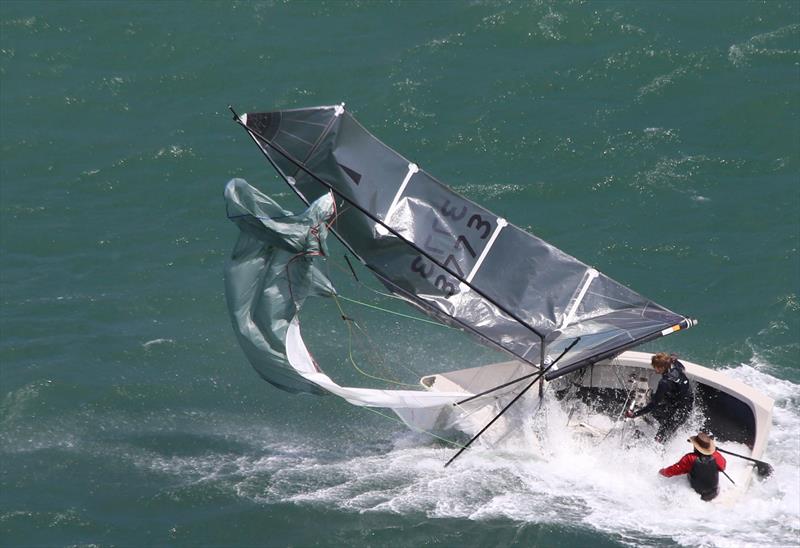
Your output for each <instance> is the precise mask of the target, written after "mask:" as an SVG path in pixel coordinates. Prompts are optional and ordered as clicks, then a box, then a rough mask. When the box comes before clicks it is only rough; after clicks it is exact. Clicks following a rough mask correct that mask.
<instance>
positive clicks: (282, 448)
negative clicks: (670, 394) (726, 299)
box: [139, 365, 800, 547]
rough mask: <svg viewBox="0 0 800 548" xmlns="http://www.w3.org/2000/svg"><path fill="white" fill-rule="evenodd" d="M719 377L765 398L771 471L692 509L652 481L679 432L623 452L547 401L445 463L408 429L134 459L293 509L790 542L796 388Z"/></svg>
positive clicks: (275, 437) (798, 500)
mask: <svg viewBox="0 0 800 548" xmlns="http://www.w3.org/2000/svg"><path fill="white" fill-rule="evenodd" d="M727 373H728V374H730V375H731V376H733V377H736V378H739V379H741V380H743V381H745V382H747V383H748V384H750V385H752V386H754V387H755V388H757V389H759V390H762V391H763V392H765V393H767V394H768V395H770V396H771V397H773V398H775V399H776V409H775V415H774V424H773V430H772V435H771V436H770V442H769V447H768V450H767V455H766V456H765V457H764V459H765V460H767V461H768V462H770V463H771V464H773V466H774V467H775V473H774V475H773V477H771V478H770V479H768V480H765V481H761V480H756V481H754V482H753V484H752V486H751V487H750V489H749V490H748V491H747V492H746V493H745V494H744V495H742V497H741V498H739V499H738V500H737V501H736V502H735V503H734V504H733V505H723V504H717V503H711V504H709V503H705V502H702V501H701V500H700V499H699V497H698V496H697V495H696V494H695V493H694V492H693V491H692V490H691V489H690V487H689V486H688V482H687V481H686V479H685V478H684V477H676V478H663V477H661V476H659V475H658V474H657V470H658V469H659V468H661V467H662V466H665V465H668V464H671V463H672V462H674V461H676V460H677V459H678V458H679V457H680V456H681V455H682V454H683V453H684V452H686V451H687V450H688V447H687V444H686V442H685V439H686V435H687V434H688V433H690V432H691V426H687V427H686V429H685V430H686V431H685V432H679V434H678V435H677V436H676V437H675V439H673V440H672V441H671V442H670V443H669V444H668V445H667V447H666V448H663V449H662V448H659V447H657V446H655V444H653V443H651V442H650V441H649V438H648V439H647V440H643V441H641V442H638V443H637V444H636V445H635V446H633V447H630V448H628V449H623V448H622V447H621V440H620V437H618V436H616V435H613V434H612V435H610V436H609V437H608V438H607V439H606V440H605V441H604V442H603V443H602V444H597V443H596V442H594V441H588V440H586V439H576V438H574V437H573V436H572V435H571V434H570V432H569V431H568V430H566V429H565V428H563V426H562V425H563V424H565V423H566V418H567V417H566V412H565V411H564V410H562V409H561V408H560V406H559V405H558V404H557V402H554V401H551V402H549V403H548V404H547V405H546V406H545V407H544V410H543V413H546V414H547V417H546V419H547V420H546V421H545V420H531V421H529V423H526V425H525V427H524V428H522V429H520V430H519V431H518V432H517V433H516V434H514V435H513V436H512V437H510V438H508V439H506V440H504V441H503V442H502V444H501V445H499V446H498V447H494V448H490V447H487V446H485V445H484V446H481V445H480V442H479V443H478V444H476V445H477V446H476V447H473V448H470V450H468V451H467V452H465V453H464V454H463V455H462V456H461V457H460V458H459V459H458V460H457V461H455V462H454V463H453V464H452V465H451V466H450V467H448V468H444V467H443V464H444V462H446V460H447V459H448V458H449V457H450V456H452V454H453V450H452V449H450V448H443V447H432V446H430V445H426V444H424V443H423V441H422V438H420V435H419V434H413V433H400V432H398V433H397V434H396V440H395V442H394V444H393V447H385V448H383V449H379V450H378V451H377V452H375V451H374V448H372V449H373V453H372V454H366V455H361V456H355V457H352V456H344V455H341V454H340V455H338V456H337V455H336V454H334V455H331V454H330V453H327V454H326V456H324V457H320V456H319V455H320V454H321V453H320V452H319V451H318V450H317V449H315V447H314V443H312V442H310V441H308V440H303V439H297V438H295V439H290V438H289V437H288V436H287V435H284V434H280V433H274V432H273V433H271V434H270V435H269V436H262V435H261V434H259V435H258V436H252V438H253V439H255V438H258V439H260V440H265V439H266V440H268V441H266V442H260V443H266V445H264V446H263V449H259V451H258V452H259V453H262V451H263V453H266V455H265V456H241V455H239V456H232V455H210V456H205V457H188V458H187V457H174V458H160V457H158V458H155V457H148V456H145V457H143V458H141V459H140V463H139V464H140V465H142V466H144V467H148V468H151V469H155V470H158V471H160V472H163V473H165V474H168V475H174V476H178V477H179V478H182V479H181V481H182V482H188V483H190V484H191V483H197V482H213V483H216V484H219V485H220V487H222V488H227V489H230V490H232V491H233V492H235V493H237V494H238V495H239V496H241V497H243V498H247V499H249V500H253V501H257V502H260V503H263V504H272V503H278V502H294V503H297V504H312V505H323V506H326V507H329V506H333V507H338V508H340V509H342V510H346V511H354V512H388V513H396V514H403V515H404V514H419V513H422V514H425V515H427V516H429V517H442V518H461V519H470V520H486V519H495V518H502V519H510V520H514V521H518V522H536V523H551V524H552V523H562V524H566V525H570V526H585V527H587V528H590V529H594V530H597V531H599V532H602V533H604V534H608V535H610V536H612V537H614V538H617V539H618V540H620V541H621V542H624V543H630V544H633V545H641V544H643V543H653V542H658V541H659V539H664V538H670V539H672V540H673V541H675V542H677V543H680V544H684V545H689V546H723V547H724V546H742V545H758V546H786V545H792V544H793V543H796V542H797V539H798V535H800V472H799V471H800V452H798V434H797V432H798V431H800V428H798V427H799V426H800V398H798V386H797V385H796V384H793V383H791V382H789V381H785V380H779V379H776V378H774V377H772V376H770V375H769V374H768V373H765V372H763V371H760V370H759V368H758V367H757V366H753V365H742V366H738V367H733V368H730V369H728V370H727ZM533 410H534V407H530V408H529V409H520V410H519V412H520V413H521V414H523V415H524V414H525V413H530V414H532V412H533ZM539 418H540V419H541V418H543V417H539ZM540 425H546V426H545V427H544V429H542V428H540V427H539V426H540ZM542 437H544V438H546V440H545V446H546V447H547V448H548V449H547V451H546V453H545V454H543V455H539V456H536V455H535V454H534V452H533V451H532V450H531V447H533V446H534V438H542ZM728 446H729V447H730V448H731V449H733V450H736V449H739V450H742V449H743V448H738V447H736V446H735V444H734V445H730V444H729V445H728ZM351 449H353V448H351ZM355 450H356V454H358V448H355ZM366 451H367V449H363V452H366ZM728 462H729V466H731V467H732V469H735V467H737V466H739V467H741V466H742V465H743V463H741V462H736V459H734V458H733V457H731V458H729V461H728ZM720 481H721V482H722V487H723V489H724V490H727V489H731V487H730V486H729V485H728V484H727V480H725V479H724V478H720Z"/></svg>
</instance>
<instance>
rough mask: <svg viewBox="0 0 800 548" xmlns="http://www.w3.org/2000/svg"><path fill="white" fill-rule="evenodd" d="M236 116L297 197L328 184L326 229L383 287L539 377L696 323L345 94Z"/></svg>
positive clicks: (317, 193) (309, 198) (322, 191)
mask: <svg viewBox="0 0 800 548" xmlns="http://www.w3.org/2000/svg"><path fill="white" fill-rule="evenodd" d="M234 117H235V119H236V120H237V121H238V122H239V123H240V124H241V125H242V126H243V127H244V128H245V129H246V130H247V132H248V133H249V135H250V136H251V137H252V138H253V140H254V141H255V142H256V144H257V145H258V146H259V148H260V149H261V151H262V152H263V153H264V155H265V156H266V157H267V159H268V160H269V162H270V163H271V164H272V166H273V167H274V168H275V169H276V170H277V171H278V173H279V174H280V175H281V177H283V179H284V180H285V181H286V182H287V183H288V184H289V186H290V187H291V188H292V190H293V191H294V192H295V193H296V194H297V195H298V196H299V197H300V199H301V200H303V202H304V203H305V204H311V203H313V202H314V201H315V200H317V199H318V198H320V197H321V196H323V195H326V194H329V193H330V194H332V195H333V197H334V201H335V207H336V210H337V214H336V216H335V218H334V220H333V222H332V224H331V228H332V230H333V232H334V233H335V234H336V235H337V236H338V237H339V238H340V239H341V240H342V242H343V243H344V244H345V246H346V247H347V248H348V249H349V250H350V251H351V252H352V253H353V254H354V255H355V256H356V257H358V259H359V260H360V261H361V262H362V263H363V264H364V265H365V266H366V267H367V268H369V269H370V270H371V271H372V272H373V273H374V274H375V275H376V277H377V278H378V279H379V280H380V281H381V282H382V283H383V284H384V285H385V286H386V287H387V288H388V289H389V290H390V291H392V292H393V293H395V294H396V295H398V296H400V297H402V298H404V299H406V300H407V301H408V302H410V303H411V304H412V305H414V306H416V307H417V308H419V309H420V310H422V311H423V312H425V313H426V314H428V315H429V316H431V317H433V318H435V319H437V320H439V321H441V322H443V323H446V324H449V325H452V326H456V327H459V328H461V329H463V330H464V331H466V332H467V333H469V334H471V335H472V336H474V337H476V338H477V339H478V340H479V341H481V342H483V343H484V344H488V345H490V346H492V347H495V348H498V349H501V350H503V351H505V352H507V353H508V354H510V355H512V356H513V357H514V358H516V359H517V360H520V361H523V362H526V363H528V364H529V365H531V366H533V367H534V368H540V369H542V370H544V369H550V370H549V371H548V372H547V375H546V377H545V378H546V379H547V380H552V379H554V378H556V377H559V376H561V375H564V374H566V373H569V372H571V371H575V370H577V369H579V368H581V367H584V366H586V365H589V364H592V363H595V362H597V361H599V360H602V359H606V358H609V357H612V356H614V355H617V354H619V353H621V352H623V351H624V350H626V349H629V348H631V347H634V346H637V345H639V344H642V343H644V342H647V341H650V340H653V339H655V338H657V337H660V336H664V335H668V334H670V333H673V332H675V331H678V330H680V329H686V328H688V327H691V326H692V325H694V323H695V321H694V320H691V319H689V318H687V317H685V316H681V315H679V314H676V313H674V312H672V311H670V310H668V309H667V308H665V307H663V306H661V305H659V304H657V303H655V302H653V301H651V300H649V299H647V298H645V297H643V296H641V295H639V294H638V293H636V292H635V291H633V290H631V289H629V288H627V287H625V286H624V285H622V284H620V283H618V282H616V281H614V280H612V279H611V278H609V277H608V276H606V275H604V274H602V273H600V272H598V271H597V270H596V269H594V268H592V267H590V266H588V265H586V264H584V263H582V262H581V261H579V260H577V259H575V258H574V257H571V256H570V255H568V254H566V253H564V252H563V251H561V250H559V249H558V248H556V247H554V246H552V245H551V244H549V243H547V242H545V241H544V240H542V239H540V238H538V237H536V236H534V235H532V234H529V233H527V232H525V231H523V230H521V229H520V228H518V227H516V226H514V225H513V224H511V223H509V222H508V221H507V220H505V219H503V218H501V217H498V216H497V215H495V214H493V213H491V212H490V211H488V210H486V209H484V208H483V207H481V206H479V205H477V204H475V203H474V202H472V201H470V200H468V199H466V198H464V197H463V196H460V195H459V194H457V193H456V192H454V191H453V190H451V189H450V188H448V187H447V186H445V185H444V184H442V183H441V182H439V181H438V180H436V179H435V178H434V177H433V176H431V175H430V174H428V173H427V172H426V171H425V170H424V169H422V168H420V167H419V166H418V165H417V164H416V163H414V162H411V161H409V160H408V159H406V158H404V157H403V156H401V155H400V154H398V153H397V152H395V151H394V150H392V149H391V148H389V147H388V146H387V145H385V144H384V143H382V142H381V141H380V140H378V139H377V138H376V137H374V136H373V135H372V134H371V133H370V132H369V131H367V130H366V129H365V128H364V127H363V126H362V125H361V124H360V123H359V122H358V121H357V120H356V119H355V118H354V117H353V116H352V115H351V114H350V113H349V112H348V111H347V110H346V109H345V108H344V106H343V105H335V106H325V107H314V108H304V109H294V110H281V111H276V112H268V113H249V114H246V115H242V116H241V117H239V116H238V115H236V114H235V113H234ZM567 350H568V351H567ZM565 351H567V352H565ZM562 354H563V357H562V358H561V359H560V361H559V363H558V364H557V365H556V366H554V367H552V368H548V366H549V365H550V364H551V363H553V362H554V360H555V359H556V358H557V357H559V356H561V355H562ZM498 384H499V383H498Z"/></svg>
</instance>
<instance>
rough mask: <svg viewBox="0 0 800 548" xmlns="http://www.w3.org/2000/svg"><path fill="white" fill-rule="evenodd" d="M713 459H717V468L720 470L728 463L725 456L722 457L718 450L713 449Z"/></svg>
mask: <svg viewBox="0 0 800 548" xmlns="http://www.w3.org/2000/svg"><path fill="white" fill-rule="evenodd" d="M714 460H715V461H717V468H719V469H720V470H725V467H726V466H727V465H728V463H727V461H726V460H725V457H723V456H722V455H721V454H720V452H719V451H714Z"/></svg>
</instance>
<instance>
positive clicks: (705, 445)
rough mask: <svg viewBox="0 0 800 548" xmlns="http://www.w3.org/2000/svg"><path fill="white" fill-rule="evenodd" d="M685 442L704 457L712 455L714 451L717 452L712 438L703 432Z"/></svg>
mask: <svg viewBox="0 0 800 548" xmlns="http://www.w3.org/2000/svg"><path fill="white" fill-rule="evenodd" d="M686 441H688V442H689V443H691V444H692V445H694V448H695V449H697V450H698V451H700V452H701V453H702V454H704V455H713V454H714V451H716V450H717V446H716V444H715V443H714V438H712V437H711V436H709V435H708V434H706V433H705V432H698V433H697V435H696V436H692V437H691V438H689V439H688V440H686Z"/></svg>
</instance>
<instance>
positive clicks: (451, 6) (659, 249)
mask: <svg viewBox="0 0 800 548" xmlns="http://www.w3.org/2000/svg"><path fill="white" fill-rule="evenodd" d="M340 102H346V104H347V107H348V109H349V110H350V111H351V112H353V113H354V114H355V116H357V117H358V119H359V120H360V121H361V122H362V123H363V124H364V125H365V126H366V127H367V128H369V129H370V130H371V131H372V132H373V133H374V134H375V135H376V136H378V137H379V138H381V139H382V140H383V141H385V142H386V143H387V144H389V145H390V146H392V147H393V148H395V149H396V150H398V151H399V152H401V153H402V154H403V155H404V156H406V157H408V158H410V159H412V160H413V161H415V162H416V163H418V164H419V165H420V166H422V167H424V168H425V170H426V171H428V172H430V173H432V174H433V175H435V176H436V177H437V178H439V179H440V180H442V181H443V182H445V183H447V184H449V185H450V186H452V187H453V188H454V189H456V190H457V191H458V192H460V193H462V194H464V195H465V196H467V197H468V198H470V199H472V200H474V201H476V202H478V203H480V204H482V205H484V206H485V207H487V208H488V209H490V210H492V211H494V212H496V213H497V214H499V215H502V216H503V217H505V218H507V219H508V220H509V221H511V222H512V223H514V224H516V225H517V226H520V227H523V228H525V229H527V230H529V231H532V232H534V233H535V234H537V235H538V236H540V237H542V238H544V239H546V240H547V241H549V242H551V243H553V244H554V245H556V246H557V247H559V248H561V249H563V250H565V251H566V252H568V253H570V254H571V255H574V256H576V257H578V258H579V259H581V260H582V261H584V262H585V263H587V264H591V265H593V266H595V267H596V268H598V269H600V270H601V271H603V272H604V273H606V274H608V275H609V276H611V277H613V278H615V279H617V280H619V281H620V282H622V283H624V284H626V285H628V286H630V287H632V288H633V289H635V290H636V291H638V292H640V293H642V294H643V295H646V296H648V297H650V298H652V299H653V300H655V301H657V302H659V303H661V304H663V305H665V306H667V307H668V308H670V309H672V310H675V311H677V312H680V313H683V314H686V315H689V316H692V317H696V318H698V319H699V320H700V325H699V326H698V327H697V328H695V329H692V330H690V331H688V332H686V333H681V334H677V335H674V336H671V337H669V338H668V339H662V340H660V341H658V342H656V343H651V344H650V345H649V346H648V347H647V348H646V349H647V350H651V351H655V350H667V351H671V352H677V353H679V354H680V355H681V356H683V357H685V358H686V359H688V360H691V361H694V362H697V363H701V364H703V365H706V366H708V367H711V368H714V369H719V370H724V371H725V372H726V373H728V374H730V375H731V376H733V377H735V378H738V379H739V380H742V381H744V382H746V383H748V384H750V385H751V386H753V387H755V388H757V389H758V390H761V391H762V392H764V393H766V394H767V395H769V396H770V397H772V398H774V399H775V400H776V404H775V405H776V408H775V413H774V417H773V425H772V432H771V434H770V442H769V446H768V449H767V453H766V455H765V458H766V459H767V460H769V461H770V462H771V463H772V464H773V465H774V466H775V468H776V473H775V476H774V477H773V478H771V479H770V480H768V481H766V482H757V483H756V484H754V486H753V487H752V488H751V489H750V490H749V491H748V493H747V495H746V496H745V497H744V498H743V499H742V500H741V501H739V502H738V503H737V505H736V506H734V507H731V508H717V507H710V505H705V506H699V505H698V504H694V503H689V502H686V501H685V500H684V497H685V496H686V494H687V492H686V491H680V490H677V491H669V492H667V493H666V494H665V493H660V492H659V489H661V487H660V486H663V485H666V484H662V483H659V481H658V480H657V479H656V478H653V479H652V480H649V479H644V480H641V481H642V482H645V483H641V482H639V483H637V482H638V481H639V480H637V479H636V478H631V477H630V473H631V472H630V471H625V470H621V469H620V467H619V466H616V467H615V466H612V465H594V464H593V463H595V464H596V463H597V462H601V464H602V461H600V460H598V461H593V460H592V458H594V456H593V455H592V454H591V453H588V454H586V455H584V456H583V457H584V458H585V459H586V463H587V464H586V466H582V463H581V461H578V462H577V464H576V463H569V464H565V463H563V462H560V461H558V460H557V459H553V460H550V461H547V460H545V461H536V462H528V460H530V459H527V458H526V453H525V451H519V450H512V449H508V448H506V449H503V448H490V447H478V448H476V449H475V450H471V451H470V453H469V454H468V455H466V456H465V457H463V458H462V460H461V461H460V462H459V464H458V466H453V467H451V468H448V469H446V470H445V469H443V468H442V464H443V463H444V462H445V461H446V460H447V458H449V456H451V454H452V451H451V450H450V449H448V448H447V447H444V446H441V445H438V444H436V443H434V442H431V440H429V439H428V438H426V437H425V436H421V435H418V434H413V433H410V432H408V431H407V430H406V429H405V428H404V427H402V426H401V425H398V424H396V423H394V422H391V421H388V420H386V419H385V418H384V417H381V416H379V415H375V414H373V413H369V412H368V411H365V410H363V409H357V408H353V407H351V406H349V405H348V404H347V403H346V402H344V401H340V400H337V399H334V398H311V397H297V396H292V395H290V394H287V393H284V392H281V391H278V390H276V389H274V388H273V387H271V386H270V385H268V384H266V383H264V382H263V381H261V380H260V379H259V378H258V377H257V375H256V374H255V372H254V371H253V370H252V368H251V367H250V365H249V364H248V363H247V361H246V359H245V357H244V355H243V353H242V352H241V350H240V349H239V347H238V345H237V342H236V339H235V337H234V334H233V331H232V329H231V325H230V321H229V318H228V313H227V310H226V306H225V298H224V289H223V282H222V270H223V266H224V263H225V259H226V257H227V256H228V255H229V253H230V250H231V249H232V246H233V243H234V241H235V237H236V229H235V227H234V226H233V225H232V224H231V223H230V222H229V221H228V220H227V219H226V216H225V208H224V203H223V200H222V189H223V187H224V185H225V183H226V182H227V181H228V180H229V179H230V178H232V177H243V178H245V179H247V180H248V181H249V182H250V183H251V184H253V185H255V186H257V187H258V188H260V189H261V190H262V191H264V192H266V193H268V194H270V195H272V196H274V197H275V198H276V199H277V200H279V201H280V202H281V203H282V205H283V206H284V207H286V208H288V209H290V210H295V211H299V209H300V207H301V204H300V203H299V202H298V201H297V200H296V198H294V196H293V195H292V193H291V192H290V191H288V190H287V189H286V188H285V186H284V185H283V183H282V182H281V181H280V180H279V179H278V178H277V176H276V175H275V174H274V173H273V172H272V171H271V169H270V168H269V166H268V165H267V164H266V162H265V161H264V159H263V158H262V156H261V154H260V153H259V151H258V149H257V148H256V147H255V146H254V145H253V143H252V142H251V141H250V139H249V138H248V137H247V135H246V134H245V133H244V132H243V131H242V130H241V129H240V128H238V127H237V126H236V125H235V124H234V123H233V122H232V121H231V119H230V113H229V112H228V110H227V105H229V104H231V105H233V106H234V107H236V108H237V110H239V111H240V112H254V111H266V110H273V109H277V108H291V107H300V106H313V105H329V104H335V103H340ZM799 110H800V3H798V2H795V1H790V0H787V1H765V2H743V1H742V2H738V1H736V2H734V1H731V2H711V1H707V2H659V3H656V2H612V1H608V2H577V1H570V2H545V1H536V2H525V3H521V2H466V1H465V2H449V1H442V2H357V1H356V2H277V1H276V2H34V1H29V2H11V1H7V0H3V1H0V154H2V156H1V157H0V545H3V546H50V545H53V546H90V545H98V546H152V545H158V546H200V545H216V546H261V545H263V546H410V547H412V546H413V547H417V546H426V545H433V546H554V545H558V546H589V545H591V546H619V545H636V546H639V545H689V546H698V545H700V546H739V545H752V546H755V545H758V546H791V545H797V544H798V543H799V542H800V434H798V432H800V300H799V297H798V294H799V293H800V255H798V246H800V112H799ZM335 281H336V282H337V283H342V284H343V288H344V289H343V291H345V290H346V291H350V290H352V292H353V293H352V294H350V293H346V291H345V293H343V294H348V295H350V296H353V297H355V298H364V295H363V294H358V291H359V290H358V287H357V286H356V285H355V284H352V283H351V281H349V280H348V276H347V275H346V273H345V274H342V275H340V276H339V278H338V279H336V280H335ZM348 284H349V285H348ZM348 312H350V313H352V314H367V312H365V311H363V310H360V309H356V308H353V309H352V310H348ZM329 313H330V311H328V310H320V311H319V312H318V313H317V315H316V316H314V315H313V313H312V315H311V317H310V318H309V323H310V324H311V325H315V326H317V327H316V328H315V335H314V336H313V337H312V338H313V339H314V341H313V342H314V344H315V347H314V351H315V355H316V356H317V359H318V360H319V361H320V362H322V363H323V364H328V363H329V364H331V365H332V366H341V365H343V364H345V360H344V358H343V356H345V355H346V354H347V351H348V344H349V343H348V339H347V338H346V337H344V336H342V332H341V330H340V329H339V330H337V329H334V328H333V327H329V326H332V325H333V323H334V322H336V321H339V318H338V316H336V315H333V316H326V314H329ZM362 317H364V316H362ZM329 318H331V319H329ZM368 319H369V322H370V325H371V329H370V344H371V345H372V348H373V350H374V352H377V353H379V354H382V355H383V356H385V360H387V361H388V362H389V365H388V366H391V364H392V363H397V362H404V361H405V362H409V363H414V362H420V361H424V360H427V361H434V363H442V364H443V365H447V366H448V367H452V366H453V365H454V364H455V365H459V364H463V365H465V366H466V365H477V364H478V362H480V360H482V359H483V358H484V357H485V354H484V353H483V350H481V349H480V348H476V347H475V346H474V345H473V344H472V343H471V342H470V341H468V340H466V339H463V338H459V337H457V336H455V335H454V334H452V333H449V332H443V331H441V330H437V329H436V328H433V327H430V326H422V327H421V324H416V323H414V324H412V325H409V323H408V322H404V321H401V320H398V319H397V318H394V317H392V318H390V319H386V318H385V317H384V316H382V315H378V314H375V315H371V316H369V317H368ZM673 456H675V455H665V456H663V459H664V461H665V463H666V461H668V460H670V459H671V458H672V457H673ZM662 465H663V463H662V462H652V465H651V468H652V470H653V471H655V470H657V469H658V468H659V467H661V466H662ZM593 466H594V467H593ZM647 482H649V483H647ZM626 485H630V487H628V488H626V487H625V486H626ZM641 485H645V487H646V488H644V489H643V488H640V487H641ZM636 486H639V487H636ZM626 489H627V490H626Z"/></svg>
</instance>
